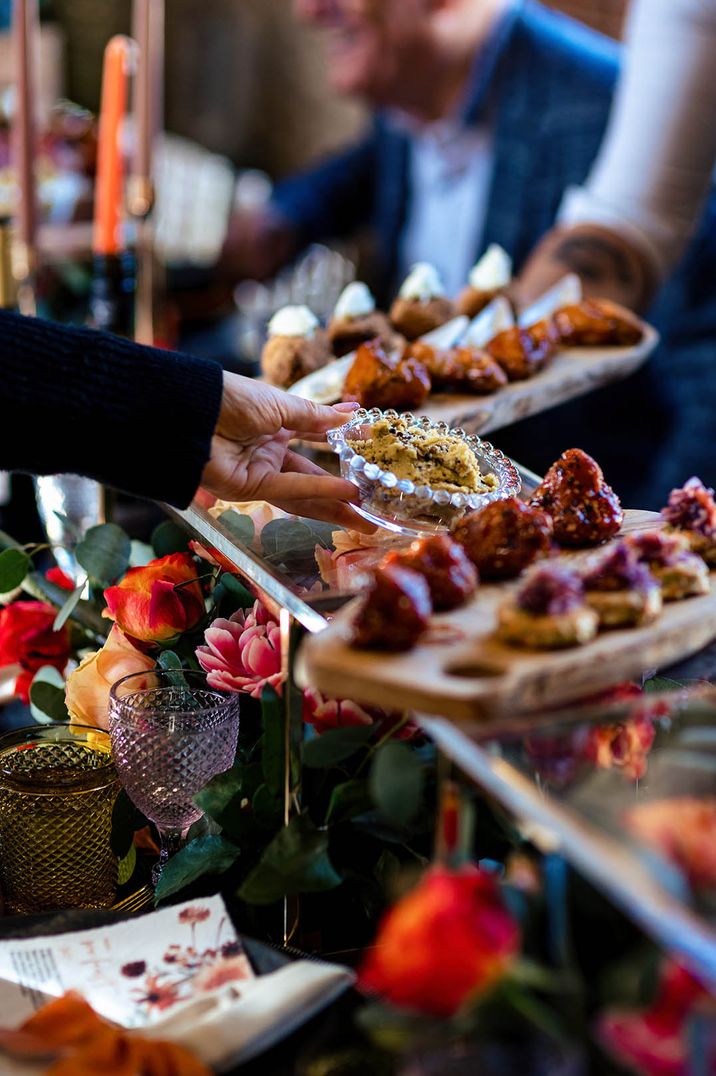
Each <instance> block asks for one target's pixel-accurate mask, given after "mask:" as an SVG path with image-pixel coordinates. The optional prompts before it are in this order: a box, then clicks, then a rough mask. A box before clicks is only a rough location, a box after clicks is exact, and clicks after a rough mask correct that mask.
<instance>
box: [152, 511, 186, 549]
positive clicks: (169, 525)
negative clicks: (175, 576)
mask: <svg viewBox="0 0 716 1076" xmlns="http://www.w3.org/2000/svg"><path fill="white" fill-rule="evenodd" d="M150 541H151V543H152V549H153V550H154V555H155V556H156V557H168V556H169V555H170V554H171V553H185V552H186V551H187V549H188V548H189V537H188V535H187V533H186V531H185V530H184V529H183V527H180V526H179V524H178V523H174V521H173V520H171V519H165V520H164V521H163V522H162V523H160V524H159V525H158V526H157V527H155V528H154V530H153V531H152V537H151V539H150Z"/></svg>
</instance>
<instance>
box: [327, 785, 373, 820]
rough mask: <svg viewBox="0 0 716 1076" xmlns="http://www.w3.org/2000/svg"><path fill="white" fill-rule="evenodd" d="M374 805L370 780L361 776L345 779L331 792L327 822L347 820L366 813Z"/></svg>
mask: <svg viewBox="0 0 716 1076" xmlns="http://www.w3.org/2000/svg"><path fill="white" fill-rule="evenodd" d="M372 806H373V801H372V799H371V794H370V789H369V787H368V782H367V781H365V780H361V779H360V778H354V779H353V780H351V781H344V782H343V784H341V785H336V787H335V788H334V789H333V791H332V792H331V799H330V802H329V804H328V811H327V812H326V824H327V825H329V824H334V825H335V824H337V823H338V822H346V821H348V820H349V819H351V818H355V817H356V816H357V815H362V814H365V812H366V811H369V810H370V808H371V807H372Z"/></svg>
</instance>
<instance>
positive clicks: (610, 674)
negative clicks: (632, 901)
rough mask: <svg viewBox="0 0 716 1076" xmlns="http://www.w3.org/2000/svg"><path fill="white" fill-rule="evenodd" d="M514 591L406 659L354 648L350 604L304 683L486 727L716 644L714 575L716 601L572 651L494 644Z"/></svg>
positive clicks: (670, 610)
mask: <svg viewBox="0 0 716 1076" xmlns="http://www.w3.org/2000/svg"><path fill="white" fill-rule="evenodd" d="M656 523H658V516H656V515H655V514H654V513H652V512H636V511H631V512H627V513H626V519H625V523H624V528H623V533H628V532H633V531H639V530H649V529H651V528H653V527H654V525H655V524H656ZM592 552H593V551H592ZM586 555H588V554H585V553H571V554H569V553H565V554H563V555H562V556H564V557H565V558H569V559H575V558H584V557H585V556H586ZM515 585H516V584H515V583H514V582H510V583H500V584H483V585H482V586H481V587H480V589H479V591H478V594H477V596H476V597H475V598H474V599H473V601H471V602H470V603H468V604H467V605H465V606H463V608H461V609H456V610H453V611H452V612H449V613H439V614H435V616H434V617H433V622H432V627H431V630H430V633H429V634H428V637H427V640H426V641H425V642H423V643H420V644H419V645H418V646H416V647H415V649H414V650H411V651H409V652H408V653H403V654H388V653H385V652H378V651H375V650H356V649H353V648H352V647H351V646H349V644H348V639H349V638H350V627H351V621H352V617H353V613H354V610H355V608H356V602H355V601H354V602H351V603H350V604H349V605H347V606H345V607H344V609H342V610H341V612H340V613H339V614H338V615H337V616H336V618H335V620H333V621H332V622H331V624H330V625H329V626H328V627H327V628H326V630H325V631H323V632H321V633H320V634H318V635H314V636H311V637H309V638H307V639H306V640H305V641H304V643H303V645H302V648H301V651H300V653H299V676H300V678H301V679H302V680H303V681H304V682H305V683H310V684H312V685H313V686H315V687H316V688H318V689H319V691H322V692H323V693H324V694H326V695H331V696H334V697H339V698H349V699H354V700H355V701H356V702H360V703H372V704H374V705H377V706H382V707H385V708H386V709H392V710H396V709H405V710H417V711H419V712H422V713H426V714H434V715H436V716H443V717H451V718H455V719H458V720H484V719H489V718H491V717H499V716H500V715H507V714H514V713H518V712H519V713H524V712H529V711H532V710H538V709H543V708H545V707H549V706H558V705H560V704H563V703H566V702H570V701H573V700H575V699H579V698H583V697H585V696H588V695H591V694H593V693H595V692H599V691H601V690H603V689H606V688H608V687H611V686H613V685H614V684H617V683H620V682H621V681H623V680H628V679H630V678H632V677H635V676H638V675H640V674H641V673H643V672H645V671H646V670H647V669H655V668H659V667H661V666H664V665H666V664H670V663H671V662H674V661H678V660H680V659H681V658H684V657H687V656H688V655H689V654H693V653H695V652H696V651H697V650H700V649H701V648H702V647H703V646H706V644H707V643H709V642H710V641H711V640H712V639H713V638H714V637H716V574H714V573H712V574H711V592H710V593H709V594H705V595H703V596H700V597H695V598H686V599H684V600H683V601H678V602H669V603H667V604H666V605H665V606H664V610H663V612H662V614H661V616H660V617H659V619H658V620H657V621H655V622H654V623H653V624H650V625H648V626H646V627H642V628H630V629H624V630H619V631H607V632H602V633H600V634H599V635H598V636H597V638H596V639H595V640H593V641H592V642H590V643H587V644H586V646H581V647H574V648H571V649H569V650H542V651H537V650H526V649H524V650H523V649H519V648H517V647H511V646H507V645H505V644H504V643H501V642H499V641H498V640H497V639H496V638H495V637H494V628H495V624H496V615H497V609H498V606H499V605H500V603H501V602H502V601H503V600H504V599H505V597H506V595H508V594H509V592H510V590H511V589H514V587H515ZM357 600H360V599H357Z"/></svg>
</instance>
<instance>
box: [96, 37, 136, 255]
mask: <svg viewBox="0 0 716 1076" xmlns="http://www.w3.org/2000/svg"><path fill="white" fill-rule="evenodd" d="M133 48H134V42H133V41H132V40H131V38H129V37H124V36H123V35H121V34H118V35H117V36H116V37H113V38H111V40H110V41H109V43H108V45H107V48H106V49H105V50H104V67H103V70H102V101H101V105H100V117H99V140H98V146H97V181H96V186H95V205H94V244H93V245H94V252H95V254H117V253H118V251H119V250H120V248H121V246H122V241H121V235H120V225H121V220H122V204H123V199H124V190H123V180H124V162H123V157H122V147H121V144H120V135H121V131H122V123H123V121H124V117H125V114H126V111H127V84H128V79H129V74H130V66H131V63H132V55H133Z"/></svg>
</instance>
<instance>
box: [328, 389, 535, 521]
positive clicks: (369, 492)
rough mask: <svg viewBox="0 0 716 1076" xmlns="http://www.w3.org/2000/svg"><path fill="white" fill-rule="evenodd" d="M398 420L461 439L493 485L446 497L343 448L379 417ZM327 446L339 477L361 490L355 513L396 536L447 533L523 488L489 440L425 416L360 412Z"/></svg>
mask: <svg viewBox="0 0 716 1076" xmlns="http://www.w3.org/2000/svg"><path fill="white" fill-rule="evenodd" d="M399 417H400V418H403V419H407V421H408V422H411V423H415V424H416V425H418V426H420V427H421V428H422V429H426V430H427V429H436V430H439V431H440V432H441V433H446V434H450V435H451V436H452V437H458V438H460V440H462V441H464V442H465V443H466V444H467V445H468V446H469V447H470V449H471V450H472V452H473V453H474V454H475V457H476V458H477V461H478V464H479V465H480V470H481V471H482V473H483V474H493V475H495V477H496V478H497V486H496V487H495V488H494V489H492V490H489V491H487V492H484V493H450V492H449V491H448V490H445V489H433V488H432V487H431V486H428V485H422V486H421V485H416V484H415V483H414V482H411V481H410V480H409V479H400V478H398V477H397V475H395V474H394V473H393V472H392V471H384V470H382V469H381V468H380V467H379V466H378V465H377V464H376V463H369V462H368V461H367V460H366V459H365V458H364V457H363V456H361V455H360V453H358V452H356V451H355V449H353V448H351V446H350V445H349V444H348V443H347V441H348V438H349V437H351V435H355V434H357V433H358V432H359V429H360V427H370V426H372V425H374V424H375V423H376V422H378V421H379V420H380V419H382V418H387V419H389V420H392V419H397V418H399ZM361 432H362V431H361ZM328 443H329V445H330V446H331V448H332V450H333V451H334V452H335V453H336V455H337V456H338V457H339V459H340V468H341V475H342V476H343V477H344V478H348V479H349V480H350V481H351V482H353V483H354V484H355V485H356V486H357V487H358V489H359V490H360V493H361V502H360V504H359V505H356V506H355V507H356V511H357V512H359V513H360V514H361V515H362V516H363V517H364V518H365V519H368V520H370V521H371V522H372V523H376V524H377V525H378V526H380V527H386V528H387V529H388V530H392V531H395V532H396V533H398V534H406V535H421V534H426V533H428V534H429V533H435V532H437V531H444V530H447V529H448V528H449V527H450V526H451V525H452V524H453V523H454V522H455V521H456V520H457V519H459V518H460V517H461V516H463V515H465V513H466V512H470V511H474V510H475V509H476V508H484V507H485V505H487V504H491V503H492V502H493V501H501V500H505V498H507V497H516V496H517V495H518V494H519V492H520V490H521V488H522V481H521V479H520V476H519V474H518V472H517V469H516V467H515V465H514V464H513V463H512V461H511V460H510V459H508V458H507V456H505V454H504V453H503V452H500V450H499V449H498V448H495V447H494V446H493V445H491V444H490V443H489V441H483V440H482V439H481V438H480V437H477V436H476V435H475V434H469V433H466V432H465V431H464V430H462V429H451V428H450V427H449V426H448V425H447V423H445V422H433V421H432V420H431V419H429V418H427V417H426V416H424V415H423V416H420V415H413V414H411V413H410V412H401V413H400V415H399V414H398V412H397V411H381V410H379V409H378V408H373V409H372V410H370V411H366V410H363V409H361V410H360V411H356V413H355V414H354V415H353V416H352V417H351V420H350V422H347V423H345V425H343V426H339V427H338V428H337V429H334V430H329V432H328Z"/></svg>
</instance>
